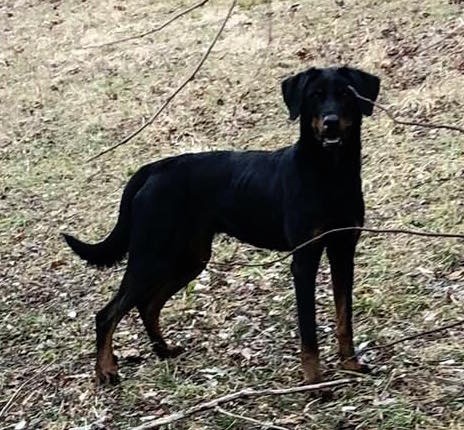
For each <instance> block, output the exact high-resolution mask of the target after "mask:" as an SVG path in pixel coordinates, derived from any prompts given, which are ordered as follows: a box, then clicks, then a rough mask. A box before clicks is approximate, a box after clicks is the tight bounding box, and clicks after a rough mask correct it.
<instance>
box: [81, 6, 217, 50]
mask: <svg viewBox="0 0 464 430" xmlns="http://www.w3.org/2000/svg"><path fill="white" fill-rule="evenodd" d="M208 1H209V0H202V1H200V2H199V3H196V4H194V5H193V6H190V7H188V8H186V9H184V10H181V11H180V12H179V13H177V14H175V15H174V16H172V17H171V18H169V19H168V20H167V21H165V22H163V23H162V24H160V25H158V26H156V27H155V28H152V29H151V30H148V31H145V32H144V33H140V34H136V35H135V36H128V37H125V38H123V39H118V40H112V41H111V42H106V43H102V44H100V45H87V46H83V47H82V49H92V48H102V47H104V46H111V45H116V44H117V43H123V42H129V41H130V40H135V39H142V38H143V37H145V36H149V35H150V34H153V33H156V32H158V31H161V30H163V28H166V27H167V26H168V25H169V24H171V23H172V22H174V21H175V20H177V19H178V18H180V17H182V16H184V15H186V14H188V13H189V12H192V11H193V10H195V9H198V8H199V7H201V6H204V5H205V4H206V3H208Z"/></svg>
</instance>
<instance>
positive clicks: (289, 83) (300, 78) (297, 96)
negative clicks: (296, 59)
mask: <svg viewBox="0 0 464 430" xmlns="http://www.w3.org/2000/svg"><path fill="white" fill-rule="evenodd" d="M316 71H317V69H315V68H314V67H311V68H310V69H308V70H306V71H304V72H301V73H298V74H296V75H294V76H290V77H288V78H286V79H284V80H283V81H282V94H283V96H284V101H285V104H286V105H287V108H288V111H289V113H290V119H291V120H292V121H293V120H295V119H297V118H298V116H299V115H300V113H301V105H302V103H303V97H304V90H305V88H306V85H307V84H308V82H309V81H310V80H311V79H313V77H314V73H315V72H316Z"/></svg>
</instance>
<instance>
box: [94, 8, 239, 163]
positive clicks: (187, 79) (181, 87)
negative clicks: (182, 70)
mask: <svg viewBox="0 0 464 430" xmlns="http://www.w3.org/2000/svg"><path fill="white" fill-rule="evenodd" d="M236 4H237V0H233V1H232V3H231V5H230V7H229V10H228V12H227V15H226V17H225V18H224V21H223V22H222V25H221V27H220V28H219V30H218V31H217V33H216V35H215V36H214V38H213V40H212V41H211V43H210V45H209V46H208V49H207V50H206V51H205V53H204V54H203V57H202V58H201V60H200V61H199V62H198V64H197V66H196V67H195V69H194V70H193V71H192V73H190V75H189V76H188V77H187V78H186V79H185V80H184V81H183V82H182V83H181V84H180V85H179V86H178V87H177V88H176V89H175V90H174V91H173V92H172V93H171V95H170V96H169V97H168V98H167V99H166V100H165V102H164V103H163V104H162V105H161V107H160V108H159V109H158V110H157V111H156V112H155V113H154V114H153V115H152V116H151V117H150V118H149V119H148V121H147V122H145V123H144V124H143V125H142V126H141V127H139V128H138V129H137V130H135V131H133V132H132V133H131V134H129V135H128V136H126V137H125V138H124V139H122V140H121V141H120V142H118V143H116V144H115V145H113V146H110V147H109V148H107V149H105V150H104V151H101V152H100V153H98V154H97V155H94V156H93V157H91V158H89V159H88V160H87V162H90V161H93V160H95V159H97V158H99V157H101V156H102V155H104V154H107V153H108V152H111V151H113V150H115V149H116V148H118V147H120V146H122V145H124V144H126V143H127V142H129V141H130V140H131V139H133V138H134V137H135V136H137V135H138V134H139V133H141V132H142V131H143V130H145V129H146V128H147V127H148V126H149V125H151V124H153V122H154V121H155V120H156V118H158V116H159V115H160V114H161V112H163V110H164V109H166V107H167V106H168V105H169V104H170V103H171V101H172V100H173V99H174V97H176V96H177V94H179V93H180V92H181V91H182V90H183V89H184V88H185V87H186V86H187V84H188V83H189V82H190V81H192V80H193V79H194V78H195V76H196V74H197V73H198V71H199V70H200V68H201V66H203V64H204V62H205V61H206V59H207V58H208V56H209V54H210V53H211V51H212V49H213V47H214V45H216V42H217V41H218V39H219V37H220V36H221V33H222V32H223V30H224V28H225V26H226V24H227V21H229V18H230V16H231V15H232V12H233V10H234V8H235V5H236Z"/></svg>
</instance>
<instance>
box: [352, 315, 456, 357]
mask: <svg viewBox="0 0 464 430" xmlns="http://www.w3.org/2000/svg"><path fill="white" fill-rule="evenodd" d="M463 324H464V319H462V320H458V321H455V322H454V323H451V324H447V325H444V326H441V327H437V328H434V329H431V330H426V331H421V332H420V333H416V334H412V335H410V336H405V337H402V338H400V339H397V340H394V341H392V342H389V343H384V344H382V345H375V346H369V347H367V348H363V349H361V350H359V351H358V352H357V353H356V354H355V355H353V356H352V357H349V358H347V359H346V360H345V361H348V360H350V359H352V358H355V357H359V356H360V355H363V354H365V353H366V352H369V351H374V350H377V349H385V348H390V347H392V346H395V345H397V344H399V343H403V342H407V341H408V340H413V339H417V338H419V337H424V336H428V335H429V334H434V333H439V332H441V331H445V330H448V329H450V328H453V327H458V326H460V325H463Z"/></svg>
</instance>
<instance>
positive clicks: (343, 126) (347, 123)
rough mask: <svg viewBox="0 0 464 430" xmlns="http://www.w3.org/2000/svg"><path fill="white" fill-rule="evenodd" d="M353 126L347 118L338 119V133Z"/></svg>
mask: <svg viewBox="0 0 464 430" xmlns="http://www.w3.org/2000/svg"><path fill="white" fill-rule="evenodd" d="M352 125H353V121H352V120H351V119H349V118H344V117H342V116H341V117H340V120H339V127H340V131H341V132H342V133H343V132H345V131H346V130H347V129H349V128H350V127H351V126H352Z"/></svg>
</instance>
